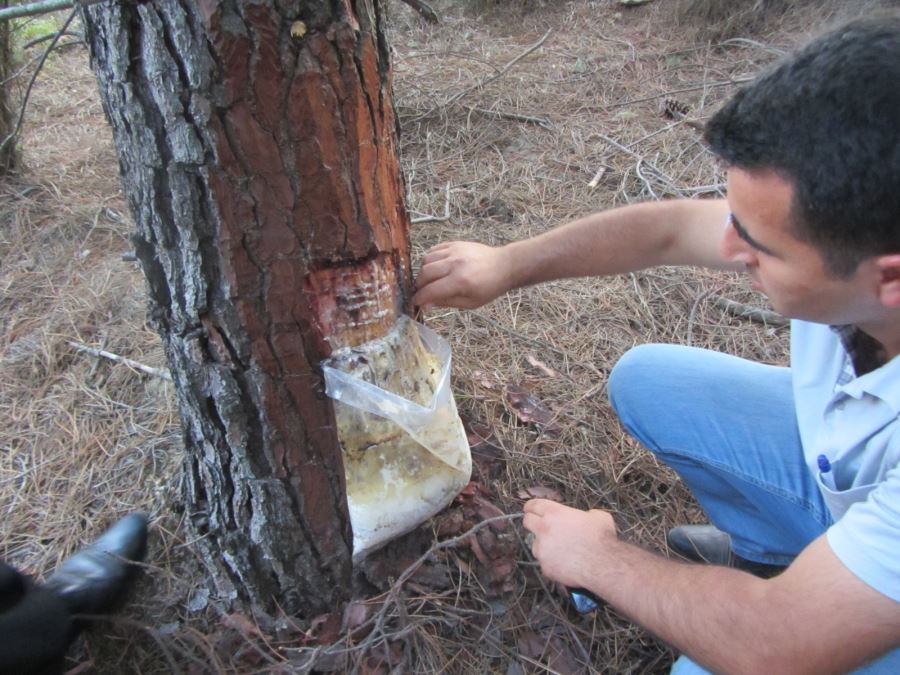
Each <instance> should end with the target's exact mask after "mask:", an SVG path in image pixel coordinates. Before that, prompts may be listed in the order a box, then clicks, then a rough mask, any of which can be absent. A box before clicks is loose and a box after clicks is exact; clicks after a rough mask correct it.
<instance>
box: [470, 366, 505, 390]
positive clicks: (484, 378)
mask: <svg viewBox="0 0 900 675" xmlns="http://www.w3.org/2000/svg"><path fill="white" fill-rule="evenodd" d="M472 379H473V380H475V382H476V384H480V385H481V386H482V387H484V388H485V389H497V388H498V387H499V386H500V383H499V382H497V381H496V380H494V379H492V378H491V376H490V375H488V374H487V373H486V372H484V371H483V370H474V371H472Z"/></svg>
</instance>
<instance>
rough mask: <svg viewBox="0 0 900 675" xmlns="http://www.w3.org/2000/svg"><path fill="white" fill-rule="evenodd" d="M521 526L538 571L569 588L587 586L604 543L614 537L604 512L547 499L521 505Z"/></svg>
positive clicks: (610, 524) (608, 518)
mask: <svg viewBox="0 0 900 675" xmlns="http://www.w3.org/2000/svg"><path fill="white" fill-rule="evenodd" d="M524 510H525V519H524V521H523V524H524V525H525V529H526V530H528V531H529V532H531V533H532V534H533V535H534V541H533V542H532V544H531V552H532V554H533V555H534V557H535V559H536V560H537V561H538V562H539V563H540V565H541V572H542V573H543V574H544V575H545V576H546V577H548V578H550V579H552V580H553V581H558V582H559V583H561V584H562V585H563V586H568V587H570V588H587V587H589V585H590V579H591V576H592V575H593V574H595V573H596V567H595V565H596V564H599V561H600V559H601V558H602V556H603V553H604V551H605V549H606V548H607V545H608V544H609V543H610V542H615V541H617V540H618V536H617V534H616V525H615V523H614V522H613V518H612V516H611V515H610V514H609V513H607V512H606V511H598V510H595V509H592V510H590V511H580V510H578V509H573V508H571V507H569V506H565V505H563V504H558V503H557V502H552V501H549V500H547V499H532V500H530V501H528V502H526V504H525V509H524Z"/></svg>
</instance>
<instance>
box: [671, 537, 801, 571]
mask: <svg viewBox="0 0 900 675" xmlns="http://www.w3.org/2000/svg"><path fill="white" fill-rule="evenodd" d="M666 542H667V543H668V544H669V548H670V549H672V550H673V551H675V553H677V554H678V555H680V556H681V557H682V558H687V559H688V560H693V561H694V562H701V563H708V564H710V565H723V566H725V567H734V568H735V569H739V570H743V571H745V572H750V574H755V575H756V576H758V577H762V578H764V579H768V578H770V577H774V576H775V575H776V574H780V573H781V572H783V571H784V570H785V568H786V565H768V564H766V563H760V562H754V561H753V560H747V559H746V558H742V557H740V556H739V555H736V554H735V553H734V551H732V550H731V537H730V536H729V535H728V534H727V533H726V532H722V530H719V529H717V528H716V527H715V526H713V525H679V526H678V527H673V528H672V529H671V530H669V534H668V535H667V536H666Z"/></svg>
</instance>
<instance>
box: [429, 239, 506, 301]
mask: <svg viewBox="0 0 900 675" xmlns="http://www.w3.org/2000/svg"><path fill="white" fill-rule="evenodd" d="M510 276H511V269H510V264H509V261H508V257H507V254H506V251H505V250H504V249H501V248H492V247H491V246H485V245H484V244H477V243H475V242H471V241H450V242H444V243H443V244H438V245H437V246H435V247H434V248H432V249H431V250H430V251H428V253H427V254H426V255H425V258H423V260H422V269H421V271H420V272H419V278H418V279H417V280H416V289H417V290H416V294H415V296H414V297H413V303H414V304H416V305H419V306H421V307H423V308H426V309H427V308H428V307H430V306H433V305H437V306H439V307H458V308H460V309H474V308H476V307H481V305H484V304H485V303H488V302H490V301H491V300H493V299H495V298H496V297H498V296H499V295H502V294H503V293H505V292H506V291H508V290H509V289H510V288H512V284H513V282H512V280H511V278H510Z"/></svg>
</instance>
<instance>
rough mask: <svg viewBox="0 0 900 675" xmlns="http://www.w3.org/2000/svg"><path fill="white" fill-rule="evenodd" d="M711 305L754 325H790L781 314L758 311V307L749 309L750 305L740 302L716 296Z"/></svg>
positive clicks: (764, 310) (765, 310)
mask: <svg viewBox="0 0 900 675" xmlns="http://www.w3.org/2000/svg"><path fill="white" fill-rule="evenodd" d="M713 304H714V305H715V306H716V307H718V308H720V309H723V310H725V311H726V312H728V313H729V314H732V315H734V316H737V317H740V318H742V319H749V320H750V321H755V322H756V323H762V324H765V325H767V326H776V327H781V326H788V325H790V323H791V322H790V321H789V320H788V319H786V318H784V317H783V316H781V314H778V313H776V312H772V311H769V310H767V309H759V308H758V307H751V306H750V305H745V304H743V303H741V302H735V301H734V300H729V299H728V298H723V297H721V296H717V297H716V298H714V299H713Z"/></svg>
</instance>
